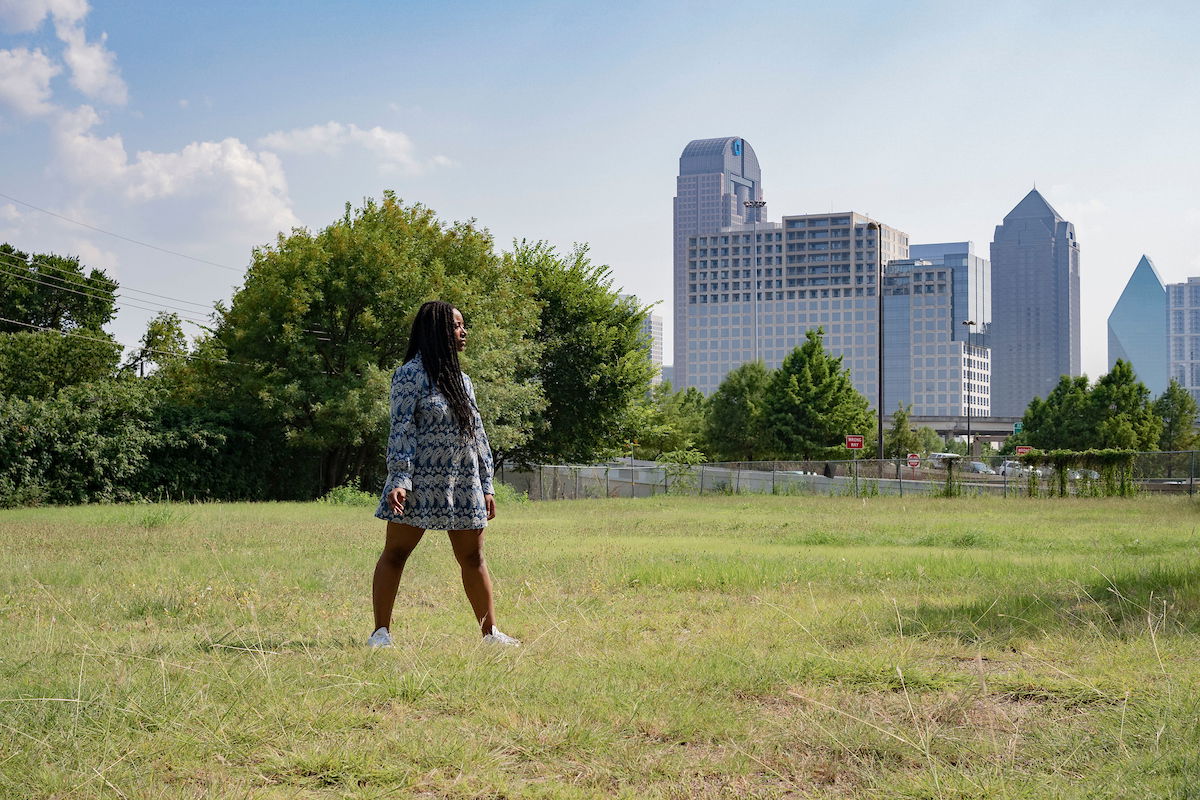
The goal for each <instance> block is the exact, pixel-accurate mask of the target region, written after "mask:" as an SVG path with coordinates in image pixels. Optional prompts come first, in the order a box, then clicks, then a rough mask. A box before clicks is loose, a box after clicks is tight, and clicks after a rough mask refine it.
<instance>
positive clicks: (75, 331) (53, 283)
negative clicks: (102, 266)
mask: <svg viewBox="0 0 1200 800" xmlns="http://www.w3.org/2000/svg"><path fill="white" fill-rule="evenodd" d="M116 289H117V284H116V282H115V281H113V280H112V279H111V278H109V277H108V276H107V275H106V274H105V273H104V272H103V271H102V270H98V269H92V270H85V268H84V267H83V265H82V264H81V263H80V262H79V259H78V258H67V257H64V256H57V255H53V254H37V255H30V254H29V253H26V252H23V251H21V250H17V249H16V248H15V247H13V246H12V245H9V244H0V395H9V396H18V397H49V396H50V395H52V394H54V393H55V392H56V391H58V390H59V389H61V388H63V387H65V386H71V385H73V384H77V383H83V382H86V381H96V380H100V379H103V378H108V377H110V376H111V375H112V374H113V372H114V370H115V369H116V367H117V364H118V362H119V361H120V357H121V346H120V345H119V344H117V342H116V341H114V340H113V338H112V337H111V336H110V335H109V334H107V333H105V332H104V331H103V330H101V326H102V325H104V324H105V323H106V322H108V321H109V320H111V319H112V318H113V316H114V315H115V313H116Z"/></svg>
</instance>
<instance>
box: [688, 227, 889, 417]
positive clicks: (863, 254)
mask: <svg viewBox="0 0 1200 800" xmlns="http://www.w3.org/2000/svg"><path fill="white" fill-rule="evenodd" d="M870 222H872V220H871V219H870V218H869V217H866V216H863V215H862V214H856V213H855V212H853V211H844V212H840V213H835V214H805V215H799V216H789V217H784V218H783V221H782V223H777V222H764V223H760V224H758V225H756V226H750V225H739V226H734V227H728V228H721V229H717V230H712V231H702V232H701V233H699V234H696V235H692V236H688V237H686V239H685V241H684V243H685V248H684V256H685V262H684V267H685V273H684V274H685V276H686V281H685V282H684V285H683V294H682V295H677V298H678V297H680V296H681V297H682V300H677V303H676V306H675V309H676V310H675V316H676V319H679V318H680V317H683V318H684V319H685V320H686V322H685V326H684V329H683V341H684V342H685V347H684V348H683V349H682V350H680V349H678V345H676V347H677V349H676V351H675V375H676V377H677V378H678V377H679V376H680V365H681V364H686V365H687V366H686V370H687V371H686V376H687V377H686V379H683V380H680V382H679V384H678V386H677V388H683V387H685V386H695V387H696V388H698V389H700V391H702V392H704V393H705V394H711V393H712V392H713V391H715V390H716V389H717V387H718V386H720V384H721V381H722V379H724V377H725V375H726V374H727V373H729V371H730V370H732V369H734V368H736V367H738V366H740V365H741V364H744V363H746V362H747V361H753V360H754V357H755V350H756V344H757V352H758V357H759V358H761V359H762V360H763V361H765V362H766V365H767V366H768V367H771V368H774V367H778V366H779V364H780V363H781V362H782V361H783V358H784V356H786V355H787V354H788V353H790V352H791V351H792V349H793V348H795V347H796V346H798V345H800V344H802V343H803V341H804V333H805V331H807V330H808V329H809V328H816V327H818V326H820V327H822V328H823V329H824V331H825V349H826V350H827V351H828V352H830V353H832V354H833V355H835V356H836V355H840V356H843V358H844V361H843V364H844V365H845V366H846V367H848V368H849V369H850V374H851V379H852V381H853V383H854V387H855V388H856V389H858V391H860V392H862V393H863V394H864V395H866V396H867V398H868V399H869V400H871V404H872V405H874V404H875V400H876V398H877V397H878V395H877V393H876V386H877V384H876V377H877V373H876V353H877V348H876V344H877V341H878V339H877V335H878V333H877V332H878V328H877V327H876V305H877V302H878V301H877V300H876V297H875V271H876V250H875V246H876V240H877V231H874V230H870V229H868V227H867V226H868V223H870ZM880 228H881V230H882V233H883V237H882V245H883V249H882V252H883V260H884V263H887V262H888V261H890V260H894V259H902V258H907V257H908V235H907V234H905V233H904V232H903V231H900V230H897V229H895V228H892V227H889V226H887V225H881V226H880ZM752 239H753V243H752V241H751V240H752ZM752 244H753V246H752ZM756 283H757V290H756V287H755V284H756ZM756 294H757V298H756V297H755V295H756ZM681 309H682V310H683V311H685V312H686V313H684V314H681V313H680V311H681ZM678 336H679V335H678V334H677V337H678Z"/></svg>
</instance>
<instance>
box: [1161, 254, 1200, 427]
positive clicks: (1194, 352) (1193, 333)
mask: <svg viewBox="0 0 1200 800" xmlns="http://www.w3.org/2000/svg"><path fill="white" fill-rule="evenodd" d="M1166 288H1167V336H1168V337H1169V341H1170V348H1171V349H1170V366H1169V370H1170V372H1169V375H1168V377H1169V378H1174V379H1175V380H1177V381H1179V383H1180V384H1181V385H1182V386H1183V387H1184V388H1185V389H1187V390H1188V391H1189V392H1191V393H1192V397H1194V398H1196V402H1198V403H1200V278H1188V279H1187V283H1171V284H1167V287H1166Z"/></svg>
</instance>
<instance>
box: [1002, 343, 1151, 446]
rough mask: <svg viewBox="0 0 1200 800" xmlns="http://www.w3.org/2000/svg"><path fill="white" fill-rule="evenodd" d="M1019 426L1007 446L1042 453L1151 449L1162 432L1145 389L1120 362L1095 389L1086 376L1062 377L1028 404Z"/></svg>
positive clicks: (1128, 368) (1127, 366) (1099, 381)
mask: <svg viewBox="0 0 1200 800" xmlns="http://www.w3.org/2000/svg"><path fill="white" fill-rule="evenodd" d="M1022 422H1023V423H1024V428H1025V429H1024V431H1023V432H1022V433H1020V434H1018V435H1017V436H1014V437H1011V439H1010V444H1030V445H1033V446H1034V447H1037V448H1039V449H1042V450H1088V449H1091V448H1119V449H1126V450H1153V449H1155V448H1157V447H1158V443H1159V435H1160V433H1161V431H1162V421H1161V420H1160V419H1159V418H1158V417H1157V416H1156V415H1155V413H1154V409H1153V408H1152V407H1151V404H1150V392H1149V390H1147V389H1146V386H1145V384H1143V383H1142V382H1141V381H1139V380H1138V379H1137V376H1136V375H1135V374H1134V372H1133V367H1131V366H1130V364H1129V362H1127V361H1124V360H1121V359H1118V360H1117V363H1116V364H1114V365H1113V368H1112V369H1111V370H1110V371H1109V372H1108V374H1106V375H1104V376H1103V377H1101V378H1100V379H1099V380H1098V381H1096V383H1095V385H1091V384H1090V383H1089V381H1088V379H1087V376H1079V377H1074V378H1073V377H1070V376H1068V375H1064V376H1062V377H1061V378H1059V381H1058V384H1057V385H1056V386H1055V387H1054V389H1053V390H1052V391H1051V392H1050V394H1049V395H1047V396H1046V399H1045V400H1042V399H1041V398H1034V399H1033V401H1031V402H1030V404H1029V407H1028V408H1026V409H1025V415H1024V416H1023V417H1022Z"/></svg>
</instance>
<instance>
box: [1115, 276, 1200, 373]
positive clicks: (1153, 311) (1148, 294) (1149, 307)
mask: <svg viewBox="0 0 1200 800" xmlns="http://www.w3.org/2000/svg"><path fill="white" fill-rule="evenodd" d="M1167 316H1168V315H1167V290H1166V288H1165V287H1164V286H1163V282H1162V278H1160V277H1159V276H1158V270H1156V269H1155V268H1154V262H1153V261H1151V260H1150V259H1149V258H1148V257H1147V256H1142V260H1141V261H1139V262H1138V263H1137V266H1136V267H1134V269H1133V274H1132V275H1130V276H1129V283H1127V284H1125V291H1123V292H1121V297H1120V299H1118V300H1117V304H1116V305H1115V306H1113V310H1112V313H1111V314H1109V315H1108V368H1109V369H1112V367H1113V365H1115V364H1116V363H1117V359H1118V358H1119V359H1123V360H1125V361H1128V362H1129V364H1130V365H1132V366H1133V371H1134V372H1135V373H1136V374H1137V376H1138V379H1139V380H1141V382H1142V383H1144V384H1146V388H1147V389H1149V390H1150V394H1152V395H1156V396H1157V395H1160V394H1162V393H1163V392H1164V391H1166V389H1167V350H1168V348H1167ZM1197 332H1198V333H1200V331H1197Z"/></svg>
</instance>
